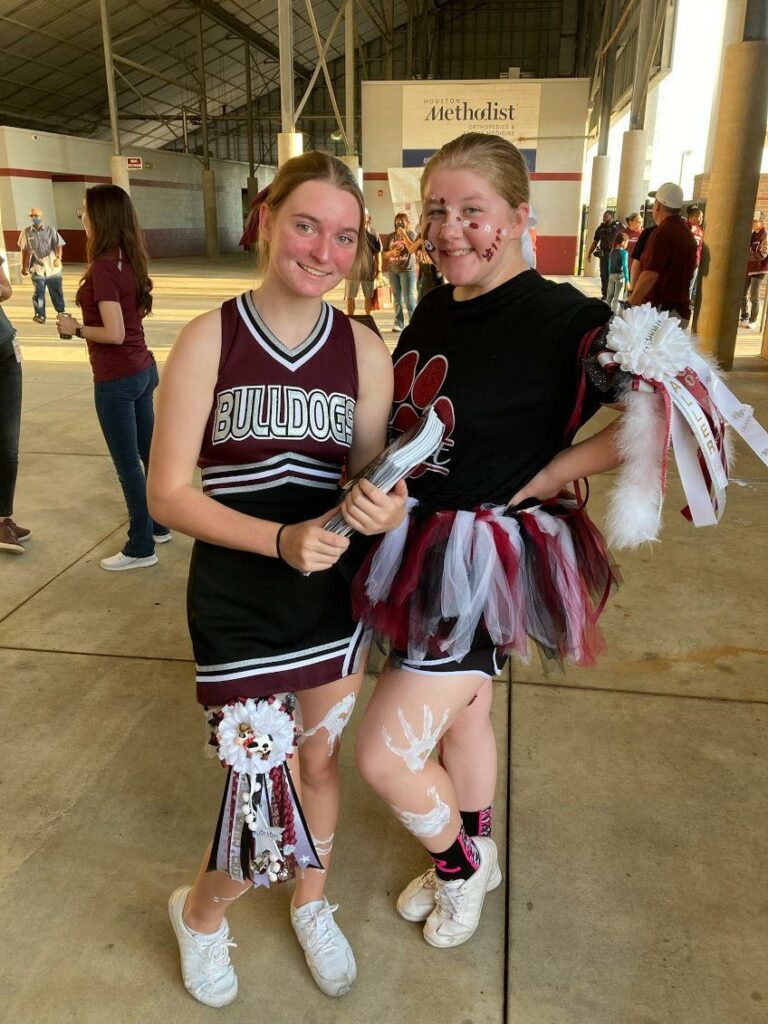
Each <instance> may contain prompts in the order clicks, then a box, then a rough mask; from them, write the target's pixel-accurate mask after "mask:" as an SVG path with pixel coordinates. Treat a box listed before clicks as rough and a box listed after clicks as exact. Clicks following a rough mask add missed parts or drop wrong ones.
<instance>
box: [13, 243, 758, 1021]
mask: <svg viewBox="0 0 768 1024" xmlns="http://www.w3.org/2000/svg"><path fill="white" fill-rule="evenodd" d="M153 277H154V279H155V282H156V306H157V310H158V312H157V314H156V315H155V316H154V317H153V318H152V320H151V321H149V322H148V325H147V332H148V337H149V340H150V344H151V346H152V347H153V349H154V350H155V352H156V354H157V356H158V360H159V362H161V363H162V361H163V359H164V357H165V356H166V354H167V352H168V349H169V347H170V344H171V342H172V340H173V337H174V335H175V333H176V331H177V329H178V327H179V326H180V325H181V324H182V323H183V322H184V321H186V320H187V319H189V318H190V317H191V316H193V315H194V314H196V313H197V312H199V311H201V310H203V309H206V308H208V307H209V306H211V305H215V304H216V303H218V302H219V301H220V300H221V299H222V298H224V297H226V296H228V295H230V294H232V293H234V292H236V291H237V290H239V289H242V288H244V287H247V283H248V281H249V277H250V273H249V268H248V264H247V262H246V261H245V259H244V258H229V259H226V260H224V261H222V262H221V263H219V264H210V263H207V262H206V261H203V260H189V261H185V262H184V263H181V262H178V263H173V262H162V261H158V262H157V263H155V264H154V266H153ZM75 280H76V274H75V271H74V270H73V269H72V268H69V269H68V273H67V277H66V292H67V294H68V295H70V294H71V293H72V292H73V291H74V285H75ZM582 284H584V285H585V287H586V288H587V290H590V291H591V290H593V288H594V282H593V281H588V282H586V283H584V282H582ZM339 298H340V293H337V294H336V295H335V296H334V299H335V300H338V299H339ZM7 309H8V312H9V315H10V316H11V318H12V320H13V321H14V322H15V324H16V326H17V327H18V329H19V334H20V340H21V342H22V347H23V350H24V353H25V357H26V364H25V378H24V387H25V400H24V422H23V434H22V463H21V472H20V479H19V490H18V500H17V518H18V520H19V521H20V522H22V523H23V524H25V525H27V526H30V527H32V528H33V530H34V534H35V536H34V539H33V540H31V541H30V543H29V550H28V553H27V554H26V555H25V556H23V557H19V558H14V557H11V556H4V557H2V559H0V680H2V686H1V687H0V699H2V709H3V720H4V721H5V722H6V732H7V735H8V742H6V743H5V744H4V746H3V753H2V758H3V770H2V781H3V791H4V797H5V799H4V808H3V810H4V825H3V832H2V854H1V856H0V904H1V906H2V920H3V922H4V927H3V929H2V936H1V937H0V963H1V964H2V966H1V967H0V976H1V977H2V980H3V985H2V1000H1V1003H2V1008H1V1009H0V1020H2V1021H8V1022H9V1024H11V1022H12V1024H65V1022H70V1021H71V1022H77V1024H106V1022H109V1024H154V1022H163V1024H175V1022H182V1021H184V1022H187V1021H190V1022H194V1021H203V1020H211V1019H213V1017H214V1016H215V1013H214V1011H212V1010H208V1009H206V1008H205V1007H201V1006H199V1005H198V1004H196V1003H194V1002H193V1001H192V1000H191V999H190V998H189V996H187V994H186V993H185V992H184V990H183V988H182V986H181V982H180V978H179V970H178V963H177V953H176V946H175V942H174V939H173V936H172V933H171V930H170V927H169V925H168V921H167V918H166V912H165V901H166V898H167V895H168V893H169V891H170V890H171V889H172V888H173V887H174V886H175V885H177V884H179V883H180V882H181V881H183V880H184V879H186V878H189V877H190V876H191V874H192V872H193V871H194V869H195V866H196V863H197V860H198V857H199V853H200V850H201V849H202V847H203V846H204V845H205V842H206V841H207V839H208V838H209V837H208V833H209V830H210V828H211V827H212V821H213V816H214V814H215V810H216V807H217V802H218V799H219V793H220V786H221V782H222V776H221V772H220V771H219V770H218V769H217V767H216V765H215V764H214V763H211V762H210V761H206V760H204V759H203V758H202V757H201V756H199V753H200V750H201V746H202V742H201V741H202V730H201V726H200V721H199V712H198V710H197V708H196V706H195V703H194V693H193V677H192V668H191V664H190V662H191V651H190V646H189V641H188V638H187V633H186V628H185V622H184V598H183V595H184V584H185V575H186V567H187V561H188V556H189V549H190V542H189V541H188V540H187V539H186V538H183V537H181V536H178V535H177V536H176V537H175V538H174V541H173V543H172V544H170V545H168V546H166V547H162V548H160V549H159V557H160V564H159V565H158V566H157V567H155V568H153V569H151V570H147V571H146V572H137V573H126V574H108V573H105V572H103V571H102V570H101V569H99V566H98V560H99V558H101V557H103V556H105V555H110V554H113V553H114V552H115V551H117V550H119V548H120V547H121V545H122V542H123V537H124V531H125V520H126V515H125V510H124V506H123V503H122V498H121V495H120V493H119V489H118V485H117V481H116V479H115V476H114V472H113V469H112V466H111V462H110V460H109V457H108V455H107V454H106V449H105V446H104V443H103V440H102V438H101V435H100V432H99V428H98V425H97V422H96V417H95V414H94V411H93V404H92V397H91V384H90V373H89V368H88V365H87V361H86V359H85V357H84V353H83V349H82V346H81V345H80V344H74V343H67V342H60V341H58V340H57V338H56V335H55V331H54V328H53V326H52V325H48V326H46V327H38V326H36V325H34V324H32V323H31V321H30V316H31V303H30V301H29V286H28V285H26V286H21V287H19V288H17V291H16V294H15V295H14V297H13V299H12V300H11V302H10V303H9V304H8V306H7ZM377 319H379V321H380V322H381V324H382V326H386V327H389V326H390V323H391V314H386V313H382V314H377ZM387 337H389V338H391V339H394V335H392V334H389V335H387ZM757 344H758V343H757V339H755V337H754V335H749V334H748V333H747V334H745V336H744V338H743V339H742V340H741V341H740V348H739V352H740V357H739V359H738V361H737V368H736V370H735V371H734V372H733V373H732V374H731V378H730V379H731V385H732V387H733V388H734V390H736V391H737V393H738V394H739V395H740V396H741V397H743V398H744V399H745V400H747V401H749V402H750V403H752V404H753V405H754V406H755V408H756V410H757V414H758V417H759V418H760V419H761V420H762V422H763V423H768V390H767V389H766V384H767V383H768V374H767V373H766V369H767V368H766V367H765V364H761V363H760V362H759V361H758V360H757V359H756V358H755V352H756V347H757ZM738 448H739V461H738V464H737V468H736V475H737V477H738V479H737V481H736V482H735V483H734V485H733V486H732V488H731V494H730V498H729V509H728V512H727V515H726V519H725V522H724V523H723V525H722V526H721V527H720V528H718V530H717V531H712V532H707V531H695V530H694V529H693V528H692V527H690V526H689V525H688V524H686V523H685V522H684V520H683V519H682V517H681V516H679V515H678V512H677V510H678V509H679V508H680V507H681V504H682V501H681V497H680V493H679V488H678V485H677V483H676V481H675V480H673V482H672V486H671V489H670V490H671V493H670V495H669V499H668V502H667V506H666V512H665V527H664V542H663V544H661V545H658V546H657V547H655V548H654V550H653V551H644V552H640V553H637V554H633V555H623V556H622V558H621V568H622V571H623V574H624V578H625V581H626V582H625V584H624V586H623V588H622V590H621V592H620V593H619V595H618V597H617V599H616V601H615V602H614V603H613V604H612V605H611V606H610V607H609V609H608V611H607V612H606V615H605V618H604V625H605V633H606V635H607V638H608V641H609V649H608V652H607V654H606V655H605V656H604V657H603V659H602V661H601V662H600V664H599V665H598V666H597V667H596V668H594V669H589V670H586V669H574V670H569V672H568V674H567V675H566V676H551V675H550V676H545V675H544V674H543V673H542V670H541V668H540V666H539V665H538V664H536V663H532V664H531V665H530V666H520V665H515V666H514V667H513V669H512V671H511V674H508V675H507V676H506V678H504V679H502V680H500V681H499V685H498V686H497V688H496V706H495V712H494V714H495V723H496V728H497V734H498V738H499V745H500V752H501V773H500V784H499V791H498V799H497V817H496V822H497V827H496V838H497V841H498V842H499V844H500V847H501V850H502V857H503V858H504V859H505V860H506V863H507V868H506V871H505V886H503V887H502V889H500V890H498V891H497V892H495V893H493V894H492V895H491V896H490V897H489V899H488V902H487V904H486V910H485V913H484V919H483V923H482V926H481V928H480V930H479V931H478V934H477V935H476V937H475V938H474V940H473V941H472V942H471V943H469V944H468V945H466V946H463V947H460V948H459V949H456V950H453V951H438V950H433V949H431V948H430V947H428V946H426V945H425V943H424V942H423V940H422V939H421V936H420V933H419V929H418V927H415V926H409V925H407V924H406V923H405V922H403V921H401V920H400V919H399V918H398V917H397V916H396V915H395V913H394V911H393V907H392V904H393V899H394V897H395V896H396V894H397V892H398V891H399V889H400V887H401V886H402V885H403V884H404V883H405V882H407V881H408V880H409V879H410V878H411V877H412V876H413V875H414V873H416V872H418V871H420V870H421V869H422V868H423V866H424V858H423V856H421V855H420V853H419V851H418V849H417V847H416V845H415V843H414V842H413V841H412V840H411V839H410V838H409V837H408V836H407V834H405V833H404V832H403V830H402V829H401V828H400V826H399V825H397V823H396V822H394V820H393V819H392V818H391V817H390V816H389V814H388V813H387V812H386V810H385V808H384V807H383V806H382V805H381V804H380V803H379V802H378V801H377V800H376V799H375V798H374V797H373V796H372V795H371V794H370V793H369V792H368V791H367V790H366V788H365V786H364V785H363V784H362V783H361V782H360V780H359V779H358V778H357V776H356V774H355V771H354V768H353V766H352V764H351V761H350V749H351V743H350V742H349V739H350V738H349V737H347V742H346V745H345V753H344V765H345V777H344V788H345V799H344V809H343V821H342V824H341V827H340V829H339V833H338V835H339V840H338V843H337V847H336V852H337V857H336V863H335V869H334V873H333V876H332V884H331V885H330V890H329V895H330V897H331V898H332V899H333V900H337V901H339V902H340V903H341V909H340V911H339V921H340V923H341V925H342V927H343V928H344V929H345V931H346V932H347V934H348V936H349V938H350V940H351V941H352V943H353V946H354V949H355V953H356V955H357V959H358V964H359V980H358V983H357V986H356V988H355V990H354V991H353V992H352V993H351V994H350V995H348V996H346V997H345V998H344V999H342V1000H340V1001H339V1002H332V1001H330V1000H328V999H326V998H325V997H324V996H323V995H321V994H320V993H319V992H318V991H317V989H316V988H315V987H314V985H313V983H312V981H311V980H310V978H309V975H308V974H307V972H306V970H305V967H304V965H303V961H302V958H301V956H300V953H299V951H298V947H297V945H296V943H295V939H294V937H293V935H292V932H291V929H290V925H289V923H288V915H287V908H288V901H289V898H290V893H289V892H288V891H287V889H281V890H279V891H275V892H271V893H259V894H258V895H254V896H253V897H249V898H248V899H247V900H245V901H243V902H241V903H240V904H238V905H236V906H235V907H234V908H233V909H232V912H231V914H230V918H231V922H232V926H233V931H234V936H235V939H236V940H237V941H238V942H239V947H238V949H236V950H235V951H234V960H235V963H236V966H237V969H238V973H239V976H240V988H241V994H240V997H239V999H238V1001H237V1003H236V1004H235V1005H234V1006H232V1007H230V1008H228V1009H226V1010H221V1011H219V1013H218V1018H219V1019H221V1020H223V1021H231V1022H233V1024H234V1022H241V1021H242V1022H246V1021H247V1022H249V1024H250V1022H252V1021H253V1020H267V1021H270V1022H273V1024H289V1022H290V1024H294V1022H298V1024H326V1022H327V1024H330V1022H331V1021H334V1022H336V1024H361V1022H363V1021H365V1022H370V1024H411V1022H414V1021H418V1022H419V1024H501V1022H506V1021H509V1022H513V1024H765V1022H766V1020H768V970H767V969H766V948H768V901H767V900H766V895H765V891H766V890H765V865H766V863H768V841H767V840H766V827H765V822H766V820H768V788H767V787H766V779H767V778H768V744H767V743H766V738H768V687H767V686H766V654H768V643H767V642H766V639H765V634H764V622H765V613H766V608H767V607H768V602H767V601H766V598H767V597H768V584H767V583H766V572H765V566H766V555H767V554H768V536H767V535H766V531H765V522H766V508H767V506H766V496H768V477H767V476H766V474H765V472H764V471H763V469H762V467H761V466H760V463H759V462H758V460H757V459H756V458H755V457H753V456H752V455H751V453H748V452H747V451H746V450H745V448H744V446H743V445H741V444H739V445H738ZM607 483H608V481H606V480H604V479H602V480H597V481H595V482H594V485H593V513H594V514H595V516H596V518H598V520H599V518H600V513H601V511H602V507H603V501H604V496H605V492H606V485H607ZM705 567H706V570H707V571H706V573H705V572H703V571H702V570H703V569H704V568H705ZM510 780H511V784H510ZM508 825H509V827H508ZM507 837H510V841H509V842H507ZM373 865H375V871H376V873H375V874H374V875H371V868H372V866H373ZM285 992H289V993H290V1002H291V1005H290V1006H289V1007H287V1006H286V1005H285V1004H284V1003H283V1001H282V998H281V997H282V995H283V993H285Z"/></svg>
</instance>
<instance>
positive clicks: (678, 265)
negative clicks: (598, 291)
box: [630, 181, 696, 328]
mask: <svg viewBox="0 0 768 1024" xmlns="http://www.w3.org/2000/svg"><path fill="white" fill-rule="evenodd" d="M649 195H650V196H651V197H652V198H653V199H654V200H655V202H654V204H653V211H652V212H653V219H654V222H655V223H656V230H655V231H654V232H653V233H652V234H651V235H650V236H649V238H648V242H647V244H646V246H645V249H644V250H643V254H642V256H641V257H640V273H639V275H638V278H637V281H636V282H635V285H634V287H633V289H632V295H631V298H630V302H631V304H632V305H633V306H641V305H642V304H643V303H644V302H650V304H651V305H652V306H655V307H656V308H657V309H660V310H667V311H668V312H669V313H671V314H672V316H675V317H677V319H678V320H680V322H681V325H682V327H684V328H685V327H687V326H688V323H689V321H690V319H691V298H690V287H691V278H692V277H693V271H694V269H695V267H696V239H695V238H694V237H693V235H692V234H691V230H690V228H689V227H688V225H687V224H686V222H685V221H684V220H683V218H682V217H681V216H680V212H681V210H682V208H683V190H682V189H681V188H680V186H679V185H676V184H675V183H674V182H673V181H665V182H664V184H663V185H662V186H661V188H658V189H657V190H656V191H655V192H649Z"/></svg>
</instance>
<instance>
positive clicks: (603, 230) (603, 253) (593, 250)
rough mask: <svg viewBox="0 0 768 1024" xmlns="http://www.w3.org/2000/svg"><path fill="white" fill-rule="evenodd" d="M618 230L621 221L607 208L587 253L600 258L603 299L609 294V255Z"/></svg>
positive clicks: (601, 293)
mask: <svg viewBox="0 0 768 1024" xmlns="http://www.w3.org/2000/svg"><path fill="white" fill-rule="evenodd" d="M618 230H619V222H618V221H616V220H614V219H613V213H612V211H611V210H606V211H605V213H604V214H603V221H602V223H601V224H599V225H598V227H597V231H595V237H594V238H593V239H592V244H591V245H590V247H589V252H588V253H587V259H589V258H590V257H591V256H592V255H593V254H594V255H595V256H597V258H598V259H599V260H600V298H601V299H602V300H603V301H605V298H606V295H607V294H608V257H609V256H610V255H611V249H612V248H613V240H614V238H615V237H616V232H617V231H618Z"/></svg>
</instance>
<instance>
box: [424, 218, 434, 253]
mask: <svg viewBox="0 0 768 1024" xmlns="http://www.w3.org/2000/svg"><path fill="white" fill-rule="evenodd" d="M432 227H433V225H432V222H431V221H430V223H429V224H427V226H426V227H425V228H424V248H425V249H426V250H427V252H434V251H435V247H434V245H433V244H432V242H430V240H429V236H430V234H431V232H432Z"/></svg>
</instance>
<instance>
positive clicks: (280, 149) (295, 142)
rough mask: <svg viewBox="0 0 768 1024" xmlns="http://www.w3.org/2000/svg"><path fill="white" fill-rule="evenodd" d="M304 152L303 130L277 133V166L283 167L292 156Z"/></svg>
mask: <svg viewBox="0 0 768 1024" xmlns="http://www.w3.org/2000/svg"><path fill="white" fill-rule="evenodd" d="M303 152H304V136H303V135H302V134H301V132H278V133H277V166H278V167H282V165H283V164H284V163H285V161H286V160H290V159H291V157H292V156H301V154H302V153H303Z"/></svg>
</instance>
